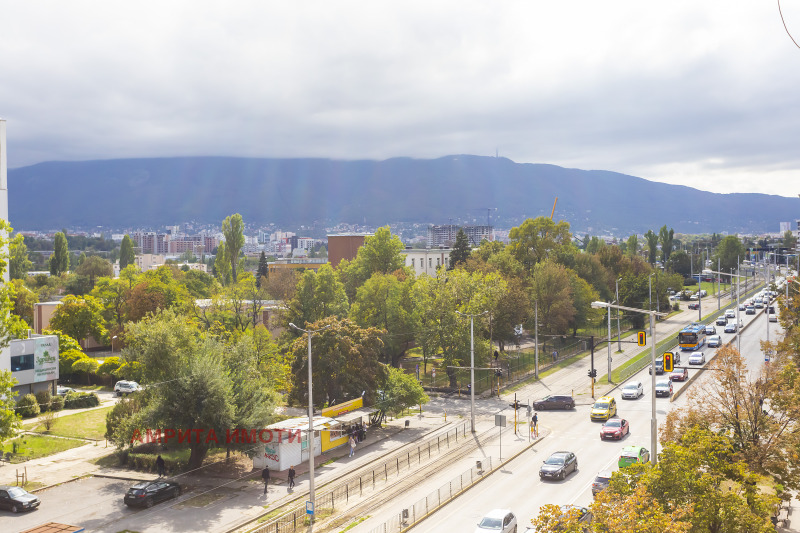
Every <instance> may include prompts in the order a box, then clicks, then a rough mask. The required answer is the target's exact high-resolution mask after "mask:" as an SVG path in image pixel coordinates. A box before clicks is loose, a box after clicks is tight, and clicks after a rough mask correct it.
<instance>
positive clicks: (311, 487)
mask: <svg viewBox="0 0 800 533" xmlns="http://www.w3.org/2000/svg"><path fill="white" fill-rule="evenodd" d="M289 325H290V326H291V327H293V328H294V329H296V330H297V331H302V332H303V333H305V334H306V336H307V337H308V501H310V502H311V509H312V510H313V511H316V509H314V395H313V389H312V387H311V335H312V334H314V333H319V332H320V331H324V330H326V329H328V328H329V327H331V326H330V325H327V326H325V327H324V328H319V329H313V330H312V329H303V328H299V327H297V326H295V325H294V324H293V323H291V322H289ZM311 521H312V522H313V521H314V515H313V514H312V515H311Z"/></svg>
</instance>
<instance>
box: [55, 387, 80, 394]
mask: <svg viewBox="0 0 800 533" xmlns="http://www.w3.org/2000/svg"><path fill="white" fill-rule="evenodd" d="M68 392H75V389H73V388H71V387H62V386H61V385H59V386H58V387H56V394H57V395H59V396H66V395H67V393H68Z"/></svg>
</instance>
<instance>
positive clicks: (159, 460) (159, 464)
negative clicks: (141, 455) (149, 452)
mask: <svg viewBox="0 0 800 533" xmlns="http://www.w3.org/2000/svg"><path fill="white" fill-rule="evenodd" d="M156 469H157V470H158V477H164V475H165V474H166V473H167V465H166V463H164V458H163V457H161V455H159V456H158V457H156Z"/></svg>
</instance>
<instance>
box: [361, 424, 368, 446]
mask: <svg viewBox="0 0 800 533" xmlns="http://www.w3.org/2000/svg"><path fill="white" fill-rule="evenodd" d="M360 427H361V440H360V441H359V442H364V441H365V440H367V428H366V427H364V424H361V426H360Z"/></svg>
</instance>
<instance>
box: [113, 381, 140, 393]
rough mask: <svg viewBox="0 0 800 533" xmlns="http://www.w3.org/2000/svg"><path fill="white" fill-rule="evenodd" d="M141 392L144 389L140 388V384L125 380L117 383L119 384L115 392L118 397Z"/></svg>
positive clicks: (116, 385)
mask: <svg viewBox="0 0 800 533" xmlns="http://www.w3.org/2000/svg"><path fill="white" fill-rule="evenodd" d="M140 390H142V387H140V386H139V384H138V383H136V382H135V381H126V380H124V379H121V380H119V381H117V383H116V384H115V385H114V392H115V393H116V394H117V396H122V395H124V394H130V393H132V392H137V391H140Z"/></svg>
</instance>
